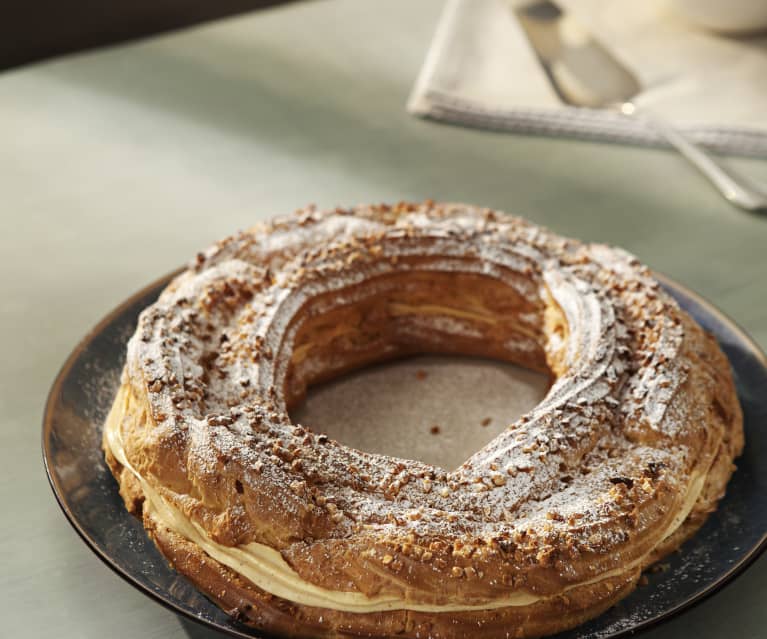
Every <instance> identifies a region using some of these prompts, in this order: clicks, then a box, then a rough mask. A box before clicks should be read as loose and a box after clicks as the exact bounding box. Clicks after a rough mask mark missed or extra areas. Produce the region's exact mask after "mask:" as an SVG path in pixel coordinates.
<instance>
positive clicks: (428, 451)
mask: <svg viewBox="0 0 767 639" xmlns="http://www.w3.org/2000/svg"><path fill="white" fill-rule="evenodd" d="M548 388H549V376H547V375H544V374H541V373H537V372H535V371H531V370H529V369H526V368H523V367H521V366H516V365H514V364H509V363H507V362H501V361H498V360H491V359H487V358H478V357H466V356H454V355H421V356H413V357H408V358H406V359H402V360H397V361H392V362H386V363H383V364H379V365H372V366H367V367H365V368H362V369H358V370H356V371H353V372H351V373H348V374H346V375H343V376H341V377H340V378H338V379H334V380H331V381H329V382H326V383H324V384H318V385H314V386H311V387H310V388H309V390H308V392H307V397H306V400H305V401H304V402H302V403H301V404H299V405H297V406H295V407H293V408H291V411H290V415H291V417H292V418H293V421H294V422H296V423H300V424H304V425H306V426H307V427H310V428H311V429H312V430H313V431H315V432H323V433H326V434H327V435H328V436H329V437H331V438H332V439H334V440H336V441H338V442H340V443H342V444H345V445H347V446H350V447H352V448H357V449H359V450H364V451H366V452H371V453H379V454H383V455H390V456H392V457H400V458H404V459H417V460H419V461H422V462H425V463H427V464H432V465H434V466H439V467H441V468H447V469H453V468H456V467H458V466H459V465H460V464H462V463H463V462H464V460H465V459H466V457H467V451H472V450H479V449H480V448H481V447H483V446H485V445H486V444H487V443H489V442H490V441H491V440H492V439H494V438H495V437H497V436H498V435H499V434H500V433H501V432H503V431H504V430H505V429H506V428H507V427H508V425H509V424H510V423H512V422H513V421H515V420H516V419H517V418H519V416H520V415H522V414H524V413H527V412H528V411H529V410H531V409H532V408H534V407H535V406H536V405H537V404H538V403H539V402H540V401H541V400H542V399H543V397H544V396H545V395H546V391H547V390H548ZM360 424H364V428H360Z"/></svg>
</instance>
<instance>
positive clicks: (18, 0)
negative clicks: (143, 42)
mask: <svg viewBox="0 0 767 639" xmlns="http://www.w3.org/2000/svg"><path fill="white" fill-rule="evenodd" d="M286 1H287V0H207V1H206V0H128V1H127V2H114V1H112V0H59V1H56V0H27V1H26V2H24V1H23V0H5V1H4V2H2V3H0V69H7V68H9V67H13V66H17V65H20V64H24V63H26V62H33V61H35V60H41V59H43V58H48V57H51V56H55V55H60V54H63V53H70V52H73V51H80V50H82V49H89V48H91V47H97V46H101V45H106V44H111V43H115V42H121V41H124V40H130V39H133V38H139V37H142V36H146V35H150V34H153V33H159V32H161V31H168V30H171V29H177V28H180V27H185V26H189V25H193V24H197V23H199V22H205V21H207V20H213V19H215V18H220V17H224V16H228V15H233V14H236V13H242V12H245V11H250V10H252V9H259V8H263V7H268V6H272V5H277V4H284V3H285V2H286Z"/></svg>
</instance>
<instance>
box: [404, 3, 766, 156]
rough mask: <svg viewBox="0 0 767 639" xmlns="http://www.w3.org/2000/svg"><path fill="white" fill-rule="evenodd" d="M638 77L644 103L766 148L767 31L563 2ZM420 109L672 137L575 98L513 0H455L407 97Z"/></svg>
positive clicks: (546, 127) (582, 131)
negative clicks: (563, 95) (539, 50)
mask: <svg viewBox="0 0 767 639" xmlns="http://www.w3.org/2000/svg"><path fill="white" fill-rule="evenodd" d="M559 4H560V5H561V6H562V7H563V8H564V9H566V10H567V11H568V12H571V15H573V17H575V18H577V19H578V20H579V21H580V22H581V24H583V25H584V26H585V27H586V28H587V29H589V30H590V31H591V32H592V33H593V34H594V35H595V36H596V37H597V38H598V39H599V40H600V41H601V42H602V43H603V44H604V45H605V46H607V47H608V48H609V49H610V50H611V51H612V52H613V54H615V55H616V56H617V57H619V58H620V59H621V60H622V61H623V62H624V63H625V64H627V66H628V67H629V68H631V70H632V71H633V72H634V73H635V74H636V75H637V77H638V78H639V80H640V82H641V84H642V87H643V91H642V92H641V93H640V95H639V96H637V98H636V100H635V102H636V104H637V105H638V106H644V107H646V108H647V109H648V110H651V111H652V112H654V113H656V114H658V115H659V116H662V117H664V118H666V119H668V120H669V121H670V122H672V123H673V124H674V125H675V126H677V127H678V128H679V129H680V130H683V131H684V132H686V133H687V135H689V137H690V138H691V139H692V140H694V141H695V142H698V143H699V144H702V145H704V146H706V147H708V148H710V149H712V150H714V151H719V152H723V153H733V154H738V155H752V156H763V157H767V37H765V36H760V37H751V38H731V37H726V36H721V35H716V34H713V33H708V32H705V31H702V30H698V29H695V28H694V27H691V26H688V25H686V24H685V23H684V22H683V21H682V20H680V19H679V18H676V17H675V16H674V15H673V14H672V13H671V12H670V11H668V10H665V9H664V7H663V5H662V4H661V3H660V2H653V1H646V2H637V1H636V0H560V2H559ZM408 110H409V111H410V112H411V113H413V114H415V115H418V116H422V117H428V118H432V119H435V120H441V121H445V122H452V123H457V124H463V125H469V126H477V127H482V128H490V129H497V130H506V131H513V132H519V133H531V134H549V135H569V136H574V137H580V138H588V139H595V140H602V141H610V142H624V143H633V144H643V145H657V146H663V145H665V142H664V141H663V139H662V138H660V137H659V136H658V134H657V133H655V132H654V131H653V130H652V129H651V128H649V127H647V125H645V124H644V123H642V122H641V121H640V120H638V119H634V118H630V117H627V116H624V115H621V114H619V113H617V112H613V111H608V110H602V109H587V108H576V107H571V106H566V105H564V104H562V102H561V101H560V100H559V98H558V97H557V95H556V93H555V92H554V90H553V89H552V88H551V86H550V84H549V82H548V79H547V78H546V75H545V73H544V72H543V69H542V68H541V66H540V64H539V62H538V60H537V58H536V56H535V53H534V51H533V50H532V48H531V46H530V44H529V42H528V40H527V38H526V36H525V34H524V32H523V31H522V28H521V27H520V26H519V24H518V23H517V22H516V20H515V18H514V16H513V13H512V12H511V9H510V8H509V4H508V2H507V1H506V0H449V1H448V3H447V5H446V6H445V9H444V11H443V14H442V17H441V19H440V22H439V25H438V27H437V30H436V33H435V35H434V39H433V41H432V44H431V48H430V50H429V52H428V55H427V57H426V60H425V62H424V65H423V68H422V69H421V73H420V75H419V77H418V80H417V82H416V84H415V87H414V88H413V91H412V94H411V96H410V99H409V101H408Z"/></svg>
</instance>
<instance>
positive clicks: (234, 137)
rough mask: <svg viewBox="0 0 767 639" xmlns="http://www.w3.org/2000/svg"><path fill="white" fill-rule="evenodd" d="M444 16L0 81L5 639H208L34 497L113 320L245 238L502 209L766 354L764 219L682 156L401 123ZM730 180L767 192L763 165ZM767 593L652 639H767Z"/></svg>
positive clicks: (377, 6) (148, 51)
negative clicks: (635, 264) (462, 205)
mask: <svg viewBox="0 0 767 639" xmlns="http://www.w3.org/2000/svg"><path fill="white" fill-rule="evenodd" d="M441 4H442V3H441V1H440V0H430V1H428V2H424V1H422V2H417V3H416V2H410V1H408V0H398V1H396V2H388V3H378V2H373V1H372V0H364V1H363V0H348V1H342V2H341V1H339V2H335V1H333V2H331V1H327V2H325V1H323V2H314V3H309V4H305V5H296V6H290V7H286V8H281V9H277V10H271V11H268V12H265V13H258V14H254V15H250V16H245V17H240V18H236V19H233V20H227V21H224V22H221V23H217V24H213V25H209V26H206V27H203V28H198V29H195V30H192V31H188V32H185V33H180V34H176V35H172V36H169V37H163V38H157V39H152V40H149V41H146V42H143V43H139V44H135V45H130V46H121V47H118V48H115V49H113V50H107V51H100V52H96V53H92V54H87V55H83V56H79V57H74V58H70V59H65V60H60V61H55V62H51V63H46V64H41V65H37V66H33V67H29V68H25V69H20V70H16V71H12V72H10V73H5V74H2V75H0V185H2V187H1V190H0V207H2V208H1V209H0V211H2V213H0V255H2V260H3V262H2V264H3V268H2V269H1V270H0V291H1V292H2V303H0V335H1V336H2V337H1V338H0V339H2V342H3V344H2V353H3V361H4V366H3V367H2V369H1V370H0V415H2V416H3V417H2V419H3V424H2V428H0V468H2V475H0V505H1V506H2V513H3V514H2V517H0V611H2V613H3V614H2V615H0V636H3V637H54V636H55V637H57V639H58V638H60V639H69V638H74V637H78V638H79V637H83V638H90V637H114V638H123V637H162V638H163V639H173V638H177V637H204V638H212V637H217V636H218V635H217V634H216V633H212V632H210V631H208V630H206V629H204V628H202V627H198V626H196V625H195V624H193V623H191V622H188V621H183V620H181V619H179V618H178V617H177V616H175V615H174V614H173V613H171V612H169V611H167V610H165V609H164V608H162V607H160V606H159V605H157V604H155V603H153V602H152V601H150V600H149V599H147V598H146V597H145V596H144V595H142V594H140V593H138V592H137V591H135V590H134V589H133V588H131V587H130V586H128V585H127V584H126V583H124V582H123V581H121V580H120V579H119V578H118V577H117V576H115V575H114V574H113V573H112V572H110V571H109V569H107V568H106V567H105V566H103V565H102V564H101V562H100V561H99V560H98V559H97V558H96V557H95V556H94V555H93V554H92V553H91V552H90V551H89V550H88V549H87V548H86V547H85V545H84V544H83V543H82V542H81V541H80V539H79V538H78V537H77V536H76V535H75V533H74V532H73V531H72V529H71V528H70V527H69V525H68V524H67V522H66V521H65V520H64V517H63V516H62V514H61V513H60V512H59V509H58V507H57V505H56V503H55V502H54V499H53V496H52V494H51V492H50V489H49V487H48V483H47V481H46V479H45V475H44V472H43V467H42V461H41V455H40V444H39V442H40V418H41V414H42V409H43V403H44V401H45V396H46V392H47V390H48V388H49V386H50V383H51V382H52V380H53V377H54V375H55V374H56V372H57V370H58V368H59V366H60V364H61V363H62V362H63V360H64V358H65V357H66V356H67V354H68V353H69V352H70V350H71V349H72V347H73V346H74V345H75V344H76V343H77V341H78V340H79V339H80V337H81V336H82V335H83V334H84V333H85V332H86V331H87V330H88V329H89V328H90V327H91V326H92V325H93V324H94V323H95V322H96V321H97V320H98V319H99V318H100V317H101V316H102V315H103V314H104V313H106V312H107V311H108V310H110V309H111V308H112V307H113V306H114V305H116V304H117V303H118V302H119V301H120V300H122V299H123V298H124V297H125V296H127V295H128V294H130V293H131V292H133V291H134V290H136V289H138V288H139V287H141V286H143V285H144V284H145V283H147V282H148V281H150V280H152V279H154V278H155V277H156V276H158V275H160V274H163V273H165V272H166V271H169V270H170V269H173V268H174V267H176V266H177V265H179V264H181V263H183V262H184V261H186V260H187V259H188V258H189V257H190V256H192V255H193V254H194V253H195V252H196V251H197V250H198V249H199V248H202V247H204V246H206V245H207V244H208V243H210V242H211V241H213V240H215V239H217V238H219V237H221V236H224V235H226V234H228V233H229V232H231V231H233V230H235V229H238V228H243V227H246V226H248V225H250V224H251V223H252V222H253V221H254V220H256V219H259V218H262V217H264V216H267V215H271V214H274V213H280V212H286V211H290V210H292V209H294V208H296V207H298V206H299V205H302V204H306V203H309V202H315V203H317V204H318V205H319V206H334V205H336V204H352V203H356V202H369V201H395V200H400V199H416V200H418V199H423V198H435V199H441V200H461V201H467V202H473V203H479V204H483V205H488V206H492V207H498V208H502V209H505V210H509V211H513V212H516V213H520V214H523V215H525V216H527V217H529V218H530V219H532V220H534V221H536V222H538V223H541V224H545V225H548V226H550V227H552V228H554V229H556V230H557V231H560V232H562V233H565V234H570V235H573V236H576V237H581V238H584V239H590V240H600V241H605V242H610V243H615V244H619V245H622V246H623V247H625V248H627V249H628V250H630V251H632V252H634V253H636V254H637V255H638V256H639V257H640V258H641V259H642V260H644V261H645V262H647V263H649V264H651V265H652V266H653V267H654V268H656V269H658V270H660V271H662V272H665V273H667V274H669V275H670V276H672V277H673V278H675V279H677V280H679V281H680V282H682V283H684V284H687V285H689V286H690V287H692V288H693V289H695V290H697V291H698V292H700V293H702V294H703V295H704V296H706V297H708V298H709V299H711V300H712V301H713V302H714V303H715V304H717V305H718V306H719V307H721V308H722V309H723V310H724V311H725V312H727V313H728V314H729V315H731V316H732V317H734V318H735V319H736V320H737V321H738V322H739V323H740V324H741V325H742V326H744V327H745V328H746V329H747V330H748V331H749V332H750V333H751V334H752V335H753V336H754V337H755V338H756V339H757V341H758V342H760V344H761V345H762V346H763V347H764V346H765V345H767V301H766V300H765V291H766V290H767V287H766V286H765V276H767V218H764V217H758V216H753V215H748V214H745V213H743V212H741V211H738V210H735V209H733V208H731V207H730V206H729V205H727V204H726V203H724V202H723V201H722V200H721V199H720V197H719V196H718V195H716V194H715V193H714V192H713V190H712V189H711V188H710V187H709V186H708V185H707V184H706V183H705V182H703V181H702V180H701V178H700V177H699V176H698V175H697V174H696V173H694V171H693V170H692V169H691V168H690V167H689V166H687V165H686V164H685V163H684V162H683V161H682V160H681V159H680V158H679V157H678V156H676V155H674V154H672V153H668V152H663V151H654V150H646V149H637V148H626V147H618V146H610V145H598V144H590V143H584V142H575V141H567V140H554V139H545V138H534V137H513V136H509V135H501V134H493V133H487V132H481V131H474V130H467V129H461V128H456V127H450V126H444V125H439V124H434V123H429V122H423V121H419V120H416V119H413V118H412V117H410V116H408V115H407V114H406V113H405V111H404V108H403V106H404V102H405V99H406V97H407V94H408V91H409V89H410V86H411V83H412V82H413V80H414V78H415V75H416V73H417V71H418V69H419V66H420V63H421V61H422V59H423V56H424V53H425V51H426V48H427V46H428V43H429V40H430V37H431V34H432V30H433V28H434V25H435V20H436V18H437V16H438V14H439V10H440V6H441ZM520 81H524V79H520ZM733 164H734V165H736V166H737V167H738V168H739V169H740V170H742V171H743V172H744V173H746V174H748V175H750V176H751V177H753V178H757V179H762V180H764V181H765V183H767V162H760V161H755V160H748V161H747V160H740V161H734V162H733ZM765 390H766V392H767V389H765ZM766 426H767V425H766ZM766 595H767V560H765V559H762V560H761V561H759V562H758V563H757V564H756V565H754V566H753V567H752V568H751V569H750V570H749V571H748V572H747V573H746V574H745V575H744V576H742V577H741V578H739V579H738V580H737V582H735V583H734V584H732V585H731V586H729V587H727V588H726V589H725V590H724V591H722V592H721V593H719V594H717V595H715V596H714V597H713V598H711V599H710V600H708V601H707V602H705V603H704V604H702V605H700V606H699V607H697V608H695V609H694V610H692V611H690V612H688V613H686V614H684V615H683V616H681V617H679V618H677V619H676V620H674V621H672V622H670V623H667V624H665V625H663V626H662V627H659V628H657V629H655V630H652V631H650V632H648V634H647V635H646V636H647V637H654V638H660V637H675V636H679V637H682V636H693V635H695V636H698V637H702V638H707V637H725V636H729V635H730V634H731V633H735V634H736V635H737V636H738V637H744V638H745V637H765V636H767V606H765V596H766Z"/></svg>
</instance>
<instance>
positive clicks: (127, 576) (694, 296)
mask: <svg viewBox="0 0 767 639" xmlns="http://www.w3.org/2000/svg"><path fill="white" fill-rule="evenodd" d="M184 270H185V267H180V268H177V269H174V270H173V271H171V272H169V273H166V274H165V275H163V276H161V277H159V278H157V279H155V280H153V281H152V282H150V283H149V284H146V285H145V286H143V287H142V288H141V289H139V290H138V291H136V292H134V293H132V294H131V295H129V296H128V297H127V298H125V299H124V300H123V301H122V302H120V303H119V304H118V305H117V306H115V307H114V308H113V309H111V310H110V311H109V312H108V313H107V314H106V315H104V316H103V317H102V318H101V319H100V320H99V321H98V322H97V323H96V324H95V325H94V326H93V327H92V328H91V329H90V330H89V331H88V332H87V333H86V334H85V335H84V336H83V337H82V338H81V339H80V340H79V341H78V343H77V344H76V345H75V347H74V348H73V349H72V351H71V352H70V354H69V355H68V356H67V358H66V360H64V363H63V364H62V365H61V367H60V368H59V370H58V372H57V373H56V377H55V378H54V381H53V383H52V385H51V388H50V390H49V391H48V394H47V396H46V400H45V408H44V411H43V420H42V421H43V423H42V426H43V427H42V432H41V448H42V456H43V466H44V468H45V474H46V476H47V478H48V484H49V485H50V487H51V491H52V492H53V495H54V497H55V499H56V503H57V504H58V506H59V508H60V509H61V511H62V512H63V513H64V516H65V518H66V520H67V521H68V522H69V524H70V525H71V526H72V528H73V529H74V530H75V532H76V533H77V535H78V536H79V537H80V539H82V540H83V542H85V545H86V546H87V547H88V548H89V549H90V550H91V551H92V552H93V553H94V554H95V555H96V556H97V557H98V558H99V559H100V560H101V561H102V562H103V563H104V564H106V566H107V567H109V568H110V569H111V570H112V572H114V573H115V574H117V575H118V576H119V577H121V578H122V579H123V580H125V581H126V582H128V583H129V584H130V585H131V586H133V587H134V588H136V589H137V590H138V591H139V592H141V593H142V594H144V595H146V596H148V597H149V598H150V599H151V600H153V601H154V602H156V603H159V604H160V605H161V606H163V607H164V608H166V609H168V610H171V611H172V612H174V613H175V614H177V615H180V616H182V617H183V618H185V619H190V620H192V621H194V622H196V623H197V624H200V625H202V626H205V627H206V628H212V629H214V630H216V631H219V632H224V633H228V634H229V635H230V636H234V637H239V638H242V639H254V638H256V639H258V638H259V637H260V638H262V639H266V638H267V637H274V635H271V634H269V633H268V632H265V631H263V630H261V629H259V628H255V627H254V628H252V632H250V631H249V632H248V633H244V632H241V631H240V630H239V629H238V628H237V627H236V626H234V625H232V626H228V627H227V626H224V627H222V626H219V625H217V624H215V623H214V622H212V621H210V620H208V619H205V618H202V617H200V616H198V615H195V614H193V613H192V612H191V611H189V610H187V609H185V608H183V607H182V606H180V605H178V604H175V603H174V602H172V601H169V600H168V599H165V598H163V596H162V595H161V594H160V593H158V592H155V591H153V590H152V589H150V588H149V587H147V586H146V585H144V584H143V583H141V582H140V581H139V580H138V579H137V578H136V577H134V576H133V575H132V574H131V573H130V572H128V571H126V570H124V569H123V568H121V567H120V566H118V565H117V564H116V563H115V562H114V561H113V560H112V558H111V556H110V555H109V554H108V553H106V552H103V551H102V550H101V549H100V548H99V547H98V546H97V545H96V544H95V542H94V541H93V540H92V539H91V538H90V537H89V536H88V534H87V533H86V531H85V530H84V529H83V528H82V526H81V525H80V522H79V521H78V519H77V517H76V516H75V515H74V513H73V512H72V511H71V509H70V508H69V505H68V504H67V502H66V500H65V498H64V496H63V492H62V490H61V487H60V485H59V482H58V481H57V479H56V478H55V474H54V473H53V472H52V471H51V468H52V467H53V465H54V464H53V461H52V459H51V457H50V453H51V451H50V450H49V447H48V441H49V440H50V434H51V432H52V429H53V416H54V404H55V401H54V399H55V398H56V397H57V396H59V395H60V389H61V386H62V385H63V383H64V380H65V379H67V376H68V374H69V372H70V371H71V369H72V367H73V366H74V363H75V362H76V361H77V359H78V357H79V356H80V355H81V353H82V352H83V351H84V350H85V348H86V347H87V346H88V345H89V344H90V343H91V342H92V341H93V339H94V338H95V337H96V336H97V335H99V334H100V333H101V332H102V331H103V330H104V328H105V327H106V326H107V325H109V324H110V323H111V322H113V321H114V320H115V319H116V318H117V317H119V316H120V315H121V314H122V313H123V312H124V311H125V310H126V309H128V308H129V307H131V306H132V305H133V304H135V303H136V302H137V301H138V300H139V299H140V298H141V297H143V296H145V295H147V294H148V293H149V292H150V291H152V290H154V289H157V288H159V287H160V286H163V285H167V284H168V283H169V282H170V281H171V280H172V279H173V278H174V277H176V276H177V275H179V274H180V273H182V272H183V271H184ZM652 276H653V277H654V278H655V279H656V280H658V282H660V283H661V284H662V285H663V286H664V287H666V288H671V289H676V290H678V291H679V292H681V293H682V294H683V295H685V296H687V297H688V298H690V299H691V300H692V301H693V302H695V303H696V304H698V305H699V306H701V307H702V308H704V309H705V310H706V311H707V312H709V313H711V315H713V316H714V317H715V318H716V319H717V320H718V321H720V322H721V323H722V324H724V325H725V326H727V327H728V328H729V329H730V330H731V331H732V332H733V334H735V335H736V336H737V337H738V338H739V340H741V341H742V343H743V344H744V345H745V346H746V347H747V348H748V350H749V351H750V352H751V354H752V355H753V356H754V357H755V358H756V359H757V360H758V361H759V363H760V364H761V365H762V367H763V368H764V369H765V370H767V355H765V352H764V351H763V350H762V349H761V347H760V346H759V344H757V343H756V341H755V340H754V339H753V338H752V337H751V336H750V335H749V334H748V333H747V332H746V331H745V329H743V328H742V327H741V326H740V325H739V324H738V323H737V322H736V321H735V320H733V319H732V318H731V317H729V316H728V315H727V314H726V313H725V312H724V311H721V310H720V309H719V308H717V307H716V306H715V305H714V304H713V303H712V302H710V301H708V300H707V299H706V298H705V297H703V296H702V295H700V294H699V293H697V292H695V291H693V290H692V289H690V288H689V287H687V286H685V285H684V284H681V283H679V282H677V281H676V280H674V279H672V278H671V277H669V276H667V275H665V274H663V273H661V272H658V271H655V270H653V271H652ZM765 550H767V530H766V531H765V532H764V533H762V536H761V539H760V540H759V542H758V543H757V544H756V545H754V546H753V547H752V548H751V549H750V550H749V551H748V552H747V553H746V555H744V556H743V557H742V558H741V560H740V561H738V562H737V563H735V564H733V565H732V566H731V567H730V568H729V569H728V570H727V572H726V573H724V575H722V576H721V577H719V578H718V579H717V580H715V581H713V582H711V583H709V584H708V585H707V586H706V587H705V588H703V590H701V591H700V592H698V593H696V594H695V595H693V596H691V597H689V598H687V599H686V600H684V601H682V602H680V603H679V604H678V605H676V606H674V607H672V608H669V609H668V610H666V611H664V612H663V613H662V614H660V615H658V616H656V617H653V618H652V619H647V620H645V621H643V622H640V623H638V624H637V625H635V626H632V627H630V628H624V629H623V630H619V631H617V632H616V633H613V634H610V635H608V637H609V639H619V638H620V637H627V636H630V635H636V634H638V633H643V632H645V631H647V630H649V629H651V628H654V627H656V626H659V625H661V624H663V623H665V622H667V621H669V620H670V619H673V618H674V617H678V616H681V615H682V614H683V613H685V612H687V611H689V610H691V609H692V608H694V607H696V606H697V605H698V604H700V603H702V602H703V601H705V600H706V599H708V598H709V597H711V596H712V595H714V594H715V593H717V592H719V591H720V590H722V589H724V588H725V587H726V586H728V585H730V584H731V583H732V582H733V581H734V580H735V579H737V578H738V577H739V576H741V575H742V574H743V573H744V572H745V571H746V570H747V569H748V568H749V567H750V566H751V565H753V564H754V563H755V562H756V560H757V559H759V557H761V555H762V554H763V553H764V552H765ZM171 570H172V568H171ZM576 628H577V627H576Z"/></svg>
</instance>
